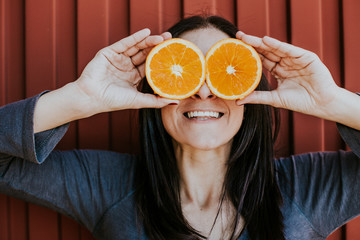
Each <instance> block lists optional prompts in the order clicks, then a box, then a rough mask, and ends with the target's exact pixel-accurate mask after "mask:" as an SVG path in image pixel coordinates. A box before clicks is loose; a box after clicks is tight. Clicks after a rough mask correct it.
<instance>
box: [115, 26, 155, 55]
mask: <svg viewBox="0 0 360 240" xmlns="http://www.w3.org/2000/svg"><path fill="white" fill-rule="evenodd" d="M149 35H150V29H148V28H145V29H142V30H140V31H138V32H136V33H134V34H132V35H130V36H128V37H126V38H124V39H122V40H120V41H118V42H116V43H114V44H112V45H110V48H111V49H112V50H113V51H115V52H117V53H122V52H124V51H126V50H128V49H129V48H131V47H132V46H134V45H136V44H138V43H139V42H141V41H142V40H144V39H145V38H146V37H148V36H149Z"/></svg>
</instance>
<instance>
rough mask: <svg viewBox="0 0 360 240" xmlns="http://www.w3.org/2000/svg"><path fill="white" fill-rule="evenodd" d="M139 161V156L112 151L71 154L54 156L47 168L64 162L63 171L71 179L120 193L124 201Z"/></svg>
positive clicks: (73, 152)
mask: <svg viewBox="0 0 360 240" xmlns="http://www.w3.org/2000/svg"><path fill="white" fill-rule="evenodd" d="M51 158H52V159H51ZM136 159H137V156H136V155H131V154H124V153H118V152H112V151H104V150H71V151H54V152H52V153H51V155H50V159H48V160H47V161H46V162H45V163H44V164H46V163H47V162H49V163H50V162H52V161H51V160H55V161H61V163H59V164H60V165H61V166H62V167H61V168H60V169H63V170H65V171H66V175H68V178H70V179H77V181H81V180H83V181H85V182H90V183H92V184H91V185H92V186H99V187H100V188H104V190H106V189H118V190H120V191H121V192H122V193H120V196H119V197H121V196H123V194H126V193H125V192H126V191H130V189H129V188H132V184H133V178H134V174H135V162H136ZM69 175H74V176H69ZM123 191H125V192H123Z"/></svg>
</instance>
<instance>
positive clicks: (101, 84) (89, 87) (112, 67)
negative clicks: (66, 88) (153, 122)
mask: <svg viewBox="0 0 360 240" xmlns="http://www.w3.org/2000/svg"><path fill="white" fill-rule="evenodd" d="M169 38H171V34H170V33H168V32H167V33H163V34H162V35H156V36H155V35H154V36H150V30H149V29H143V30H141V31H138V32H136V33H134V34H133V35H131V36H129V37H127V38H124V39H122V40H120V41H118V42H116V43H114V44H113V45H111V46H108V47H106V48H104V49H102V50H100V51H99V52H98V53H97V54H96V56H95V58H94V59H93V60H91V62H89V64H88V65H87V66H86V68H85V69H84V71H83V73H82V74H81V76H80V78H79V79H78V80H77V81H76V82H75V83H76V84H77V86H78V88H79V89H80V90H81V92H83V93H84V94H85V95H86V96H88V97H89V98H90V101H89V102H90V103H92V104H94V105H93V108H94V111H95V112H96V113H98V112H107V111H114V110H121V109H130V108H131V109H139V108H160V107H164V106H166V105H168V104H170V103H177V102H178V101H177V100H170V99H165V98H161V97H159V96H155V95H153V94H144V93H141V92H139V91H138V89H137V86H138V84H139V82H140V80H141V79H142V78H143V77H144V75H145V69H144V68H145V59H146V56H147V55H148V53H149V51H150V50H151V48H152V47H154V46H155V45H157V44H159V43H161V42H163V41H164V40H166V39H169Z"/></svg>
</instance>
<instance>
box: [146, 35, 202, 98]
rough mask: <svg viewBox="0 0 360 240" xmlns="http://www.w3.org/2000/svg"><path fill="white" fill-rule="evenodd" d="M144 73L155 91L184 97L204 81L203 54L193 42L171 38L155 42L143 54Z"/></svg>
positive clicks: (169, 96) (165, 94) (189, 94)
mask: <svg viewBox="0 0 360 240" xmlns="http://www.w3.org/2000/svg"><path fill="white" fill-rule="evenodd" d="M145 74H146V78H147V81H148V83H149V85H150V86H151V88H152V89H153V90H154V92H155V93H157V94H158V95H160V96H162V97H165V98H170V99H184V98H187V97H190V96H192V95H194V94H195V93H196V92H197V91H199V89H200V87H201V86H202V85H203V83H204V81H205V57H204V55H203V54H202V52H201V50H200V49H199V48H198V47H197V46H196V45H195V44H193V43H191V42H189V41H186V40H184V39H180V38H173V39H169V40H166V41H164V42H162V43H161V44H159V45H157V46H155V47H154V48H153V49H152V50H151V51H150V53H149V55H148V56H147V58H146V63H145Z"/></svg>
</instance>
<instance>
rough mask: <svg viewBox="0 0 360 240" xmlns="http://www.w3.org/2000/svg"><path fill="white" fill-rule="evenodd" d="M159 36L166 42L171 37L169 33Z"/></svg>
mask: <svg viewBox="0 0 360 240" xmlns="http://www.w3.org/2000/svg"><path fill="white" fill-rule="evenodd" d="M160 36H162V37H163V38H164V40H168V39H170V38H172V35H171V33H169V32H164V33H162V34H161V35H160Z"/></svg>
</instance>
